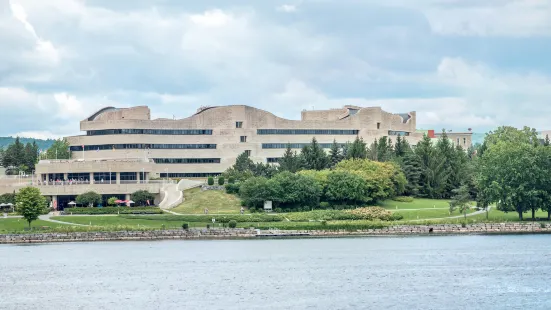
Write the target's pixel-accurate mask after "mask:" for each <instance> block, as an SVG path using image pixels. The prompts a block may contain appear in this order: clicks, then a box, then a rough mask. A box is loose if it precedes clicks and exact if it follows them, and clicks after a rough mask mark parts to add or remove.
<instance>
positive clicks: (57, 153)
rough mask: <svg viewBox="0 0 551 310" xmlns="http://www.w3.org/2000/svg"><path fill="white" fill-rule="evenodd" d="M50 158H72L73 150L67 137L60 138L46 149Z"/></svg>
mask: <svg viewBox="0 0 551 310" xmlns="http://www.w3.org/2000/svg"><path fill="white" fill-rule="evenodd" d="M46 157H47V158H48V159H70V158H71V151H70V150H69V142H67V140H65V139H58V140H55V141H54V144H52V146H50V148H49V149H48V150H47V151H46Z"/></svg>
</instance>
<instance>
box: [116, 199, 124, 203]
mask: <svg viewBox="0 0 551 310" xmlns="http://www.w3.org/2000/svg"><path fill="white" fill-rule="evenodd" d="M123 202H124V201H122V200H120V199H117V200H115V203H123Z"/></svg>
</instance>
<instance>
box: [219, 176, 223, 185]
mask: <svg viewBox="0 0 551 310" xmlns="http://www.w3.org/2000/svg"><path fill="white" fill-rule="evenodd" d="M218 185H224V177H223V176H220V177H219V178H218Z"/></svg>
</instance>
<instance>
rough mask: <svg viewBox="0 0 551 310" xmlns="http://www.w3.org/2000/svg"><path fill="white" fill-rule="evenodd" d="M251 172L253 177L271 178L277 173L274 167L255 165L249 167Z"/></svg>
mask: <svg viewBox="0 0 551 310" xmlns="http://www.w3.org/2000/svg"><path fill="white" fill-rule="evenodd" d="M251 172H252V174H253V175H254V176H255V177H266V178H271V177H273V176H274V175H275V174H276V173H277V172H278V170H277V167H276V166H274V165H270V164H263V163H255V164H253V165H252V166H251Z"/></svg>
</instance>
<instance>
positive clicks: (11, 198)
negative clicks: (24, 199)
mask: <svg viewBox="0 0 551 310" xmlns="http://www.w3.org/2000/svg"><path fill="white" fill-rule="evenodd" d="M16 196H17V195H16V194H15V193H7V194H2V195H0V203H11V204H14V205H15V202H16V200H15V198H16Z"/></svg>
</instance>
